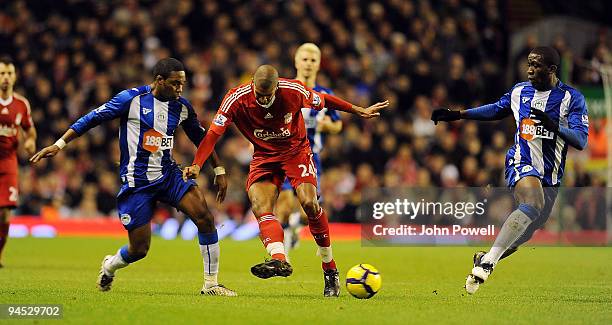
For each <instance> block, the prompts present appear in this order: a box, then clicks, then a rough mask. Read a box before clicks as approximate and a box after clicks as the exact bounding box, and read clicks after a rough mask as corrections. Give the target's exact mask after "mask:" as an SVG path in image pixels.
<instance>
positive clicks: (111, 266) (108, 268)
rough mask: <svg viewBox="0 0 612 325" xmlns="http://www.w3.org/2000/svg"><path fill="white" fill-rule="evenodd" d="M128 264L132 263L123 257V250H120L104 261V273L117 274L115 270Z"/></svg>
mask: <svg viewBox="0 0 612 325" xmlns="http://www.w3.org/2000/svg"><path fill="white" fill-rule="evenodd" d="M128 265H130V263H128V262H126V261H124V260H123V258H122V257H121V250H118V251H117V254H115V255H113V257H111V258H109V259H108V260H106V262H104V273H105V274H106V275H108V276H115V271H117V270H118V269H122V268H124V267H126V266H128Z"/></svg>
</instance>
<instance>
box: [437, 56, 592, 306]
mask: <svg viewBox="0 0 612 325" xmlns="http://www.w3.org/2000/svg"><path fill="white" fill-rule="evenodd" d="M559 62H560V58H559V53H557V51H556V50H555V49H553V48H552V47H536V48H534V49H533V50H532V51H531V52H530V53H529V56H528V57H527V65H528V68H527V76H528V79H529V81H527V82H521V83H519V84H516V85H515V86H514V87H513V88H512V89H511V90H510V91H509V92H508V93H506V94H505V95H504V96H503V97H502V98H501V99H500V100H499V101H498V102H496V103H493V104H487V105H484V106H481V107H477V108H473V109H468V110H462V111H451V110H448V109H438V110H435V111H434V112H433V114H432V118H431V119H432V120H433V121H434V122H436V123H437V122H438V121H455V120H459V119H471V120H481V121H491V120H499V119H502V118H505V117H507V116H509V115H511V114H512V115H513V116H514V119H515V120H516V127H517V130H516V134H515V136H514V141H515V145H514V146H512V147H511V148H510V149H509V150H508V154H507V155H506V173H505V176H506V183H507V185H508V186H509V187H510V188H512V189H513V191H514V197H515V199H516V202H517V203H518V208H517V209H516V210H514V211H513V212H512V213H511V214H510V215H509V216H508V218H507V219H506V221H505V222H504V224H503V226H502V228H501V230H500V232H499V234H498V235H497V238H496V239H495V242H494V243H493V247H491V250H490V251H489V252H488V253H486V252H477V253H476V254H474V258H473V260H474V267H473V269H472V272H471V273H470V274H469V275H468V277H467V279H466V283H465V289H466V291H467V292H468V293H470V294H473V293H475V292H476V290H478V288H479V286H480V284H481V283H483V282H485V281H486V280H487V278H488V277H489V275H491V272H493V268H494V267H495V266H496V265H497V263H498V262H499V260H500V259H502V258H504V257H507V256H509V255H510V254H512V253H514V252H515V251H516V250H517V249H518V247H519V246H520V245H521V244H523V243H525V242H527V241H528V240H529V239H530V238H531V236H532V235H533V233H534V232H535V231H536V230H537V229H539V228H540V227H542V226H543V225H544V224H545V223H546V220H547V219H548V217H549V216H550V212H551V210H552V207H553V204H554V203H555V199H556V197H557V192H558V187H559V185H560V184H561V178H562V177H563V171H564V168H565V157H566V155H567V150H568V144H569V145H571V146H572V147H574V148H576V149H578V150H582V149H584V148H585V147H586V145H587V136H588V130H589V118H588V114H587V107H586V104H585V101H584V96H583V95H582V94H581V93H580V92H579V91H578V90H576V89H574V88H572V87H570V86H568V85H566V84H564V83H562V82H561V81H560V80H559V79H558V78H557V71H558V69H559Z"/></svg>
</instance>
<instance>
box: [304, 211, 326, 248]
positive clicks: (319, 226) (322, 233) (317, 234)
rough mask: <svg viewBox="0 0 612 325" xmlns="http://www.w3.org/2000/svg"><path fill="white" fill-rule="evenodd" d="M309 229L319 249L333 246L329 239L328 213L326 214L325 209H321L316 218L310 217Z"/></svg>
mask: <svg viewBox="0 0 612 325" xmlns="http://www.w3.org/2000/svg"><path fill="white" fill-rule="evenodd" d="M308 227H309V228H310V233H311V234H312V237H313V238H314V240H315V241H316V242H317V245H319V247H329V245H331V242H330V239H329V222H328V221H327V213H325V211H324V210H323V208H321V210H320V211H319V214H318V215H317V216H316V217H315V218H311V217H308Z"/></svg>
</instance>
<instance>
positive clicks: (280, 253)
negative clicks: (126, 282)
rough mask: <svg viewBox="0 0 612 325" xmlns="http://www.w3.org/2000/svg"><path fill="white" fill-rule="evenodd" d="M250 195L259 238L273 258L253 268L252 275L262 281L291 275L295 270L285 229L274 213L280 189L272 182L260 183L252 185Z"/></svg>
mask: <svg viewBox="0 0 612 325" xmlns="http://www.w3.org/2000/svg"><path fill="white" fill-rule="evenodd" d="M248 194H249V199H250V200H251V209H252V210H253V213H254V214H255V217H256V218H257V222H258V223H259V238H260V239H261V242H262V243H263V245H264V247H265V248H266V251H268V254H269V255H270V256H271V257H272V259H271V260H269V261H266V262H264V263H260V264H257V265H255V266H253V267H252V268H251V273H253V275H255V276H256V277H259V278H262V279H267V278H270V277H274V276H285V277H286V276H289V275H291V273H293V269H292V268H291V265H290V264H289V263H288V262H287V258H286V255H285V247H284V245H283V228H282V227H281V225H280V223H279V222H278V220H277V219H276V217H275V216H274V213H272V211H274V204H275V203H276V199H277V197H278V188H277V187H276V185H275V184H274V183H272V182H270V181H259V182H255V183H253V185H251V187H250V188H249V191H248Z"/></svg>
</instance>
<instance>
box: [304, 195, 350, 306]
mask: <svg viewBox="0 0 612 325" xmlns="http://www.w3.org/2000/svg"><path fill="white" fill-rule="evenodd" d="M296 192H297V197H298V200H299V202H300V205H301V206H302V208H303V209H304V212H305V213H306V216H307V217H308V227H309V228H310V233H311V234H312V237H314V240H315V242H317V245H318V246H319V254H320V255H321V260H322V263H321V265H322V267H323V275H324V279H325V288H324V290H323V295H324V296H326V297H337V296H338V295H340V279H339V276H338V270H337V268H336V262H335V261H334V257H333V254H332V248H331V239H330V237H329V222H328V220H327V214H326V213H325V211H324V210H323V208H321V206H320V205H319V201H318V198H317V188H316V186H314V185H313V184H310V183H302V184H300V185H299V186H298V187H297V189H296Z"/></svg>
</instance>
